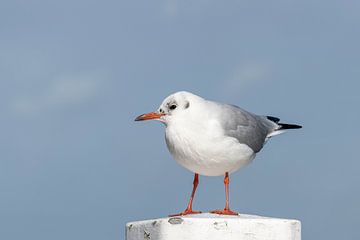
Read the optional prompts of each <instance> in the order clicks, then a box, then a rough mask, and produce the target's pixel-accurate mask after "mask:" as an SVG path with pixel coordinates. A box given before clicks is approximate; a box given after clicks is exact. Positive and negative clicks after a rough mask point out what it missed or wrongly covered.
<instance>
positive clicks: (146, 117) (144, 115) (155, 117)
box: [135, 112, 165, 121]
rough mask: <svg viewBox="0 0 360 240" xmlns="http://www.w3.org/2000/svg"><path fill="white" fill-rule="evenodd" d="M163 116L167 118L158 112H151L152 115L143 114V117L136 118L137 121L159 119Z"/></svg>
mask: <svg viewBox="0 0 360 240" xmlns="http://www.w3.org/2000/svg"><path fill="white" fill-rule="evenodd" d="M162 116H165V114H164V113H157V112H150V113H145V114H142V115H140V116H138V117H137V118H135V121H144V120H152V119H159V118H160V117H162Z"/></svg>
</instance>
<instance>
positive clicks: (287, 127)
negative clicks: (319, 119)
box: [278, 123, 302, 129]
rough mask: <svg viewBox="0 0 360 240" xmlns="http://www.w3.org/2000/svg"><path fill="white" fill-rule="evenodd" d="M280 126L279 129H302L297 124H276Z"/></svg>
mask: <svg viewBox="0 0 360 240" xmlns="http://www.w3.org/2000/svg"><path fill="white" fill-rule="evenodd" d="M278 124H279V126H280V129H299V128H302V126H300V125H297V124H286V123H278Z"/></svg>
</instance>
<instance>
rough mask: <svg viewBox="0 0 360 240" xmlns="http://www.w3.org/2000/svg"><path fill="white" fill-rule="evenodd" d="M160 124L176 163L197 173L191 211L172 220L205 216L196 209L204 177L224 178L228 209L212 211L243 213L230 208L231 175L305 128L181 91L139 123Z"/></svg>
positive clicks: (227, 213) (167, 98)
mask: <svg viewBox="0 0 360 240" xmlns="http://www.w3.org/2000/svg"><path fill="white" fill-rule="evenodd" d="M144 120H157V121H160V122H162V123H163V124H164V125H165V127H166V128H165V140H166V145H167V148H168V149H169V151H170V153H171V155H172V156H173V157H174V158H175V160H176V161H177V162H178V163H179V164H180V165H181V166H183V167H185V168H186V169H188V170H190V171H191V172H193V173H194V174H195V175H194V180H193V190H192V193H191V197H190V200H189V203H188V205H187V208H186V209H185V210H184V211H183V212H181V213H179V214H174V215H170V216H183V215H188V214H197V213H201V212H199V211H194V210H193V209H192V203H193V200H194V197H195V192H196V189H197V186H198V183H199V175H205V176H222V175H223V176H224V186H225V197H226V202H225V208H224V209H221V210H213V211H210V213H215V214H222V215H238V213H237V212H234V211H232V210H231V209H230V207H229V182H230V180H229V173H232V172H235V171H237V170H239V169H240V168H242V167H244V166H246V165H247V164H249V163H250V162H251V161H252V160H253V159H254V158H255V156H256V154H257V153H258V152H259V151H260V150H261V149H262V147H263V146H264V144H265V143H266V142H267V140H268V139H270V138H271V137H273V136H275V135H278V134H280V133H283V132H284V131H286V130H287V129H297V128H301V126H300V125H296V124H286V123H281V122H280V119H279V118H277V117H272V116H260V115H256V114H253V113H251V112H248V111H246V110H244V109H242V108H240V107H237V106H235V105H229V104H224V103H218V102H215V101H210V100H206V99H204V98H202V97H200V96H197V95H195V94H192V93H190V92H186V91H181V92H176V93H174V94H171V95H170V96H168V97H166V98H165V100H164V101H163V102H162V103H161V105H160V107H159V108H158V109H157V111H155V112H150V113H145V114H142V115H140V116H138V117H137V118H136V119H135V121H144Z"/></svg>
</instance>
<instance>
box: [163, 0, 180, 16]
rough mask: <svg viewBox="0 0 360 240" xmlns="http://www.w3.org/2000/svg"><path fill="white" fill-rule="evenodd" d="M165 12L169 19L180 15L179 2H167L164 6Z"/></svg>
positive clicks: (175, 0) (172, 0) (176, 0)
mask: <svg viewBox="0 0 360 240" xmlns="http://www.w3.org/2000/svg"><path fill="white" fill-rule="evenodd" d="M164 12H165V14H166V15H168V16H169V17H175V16H177V14H178V0H166V1H165V4H164Z"/></svg>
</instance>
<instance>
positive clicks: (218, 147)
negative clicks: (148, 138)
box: [165, 121, 255, 176]
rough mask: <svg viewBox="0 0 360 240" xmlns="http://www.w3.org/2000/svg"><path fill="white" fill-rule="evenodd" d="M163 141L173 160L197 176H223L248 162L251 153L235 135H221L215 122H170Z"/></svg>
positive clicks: (251, 155) (252, 154) (250, 158)
mask: <svg viewBox="0 0 360 240" xmlns="http://www.w3.org/2000/svg"><path fill="white" fill-rule="evenodd" d="M165 139H166V144H167V146H168V149H169V151H170V153H171V154H172V156H173V157H174V158H175V160H176V161H177V162H178V163H179V164H180V165H182V166H183V167H185V168H187V169H188V170H190V171H192V172H195V173H199V174H201V175H209V176H216V175H223V174H224V173H225V172H232V171H235V170H237V169H239V168H240V167H241V166H244V165H246V164H247V163H248V162H250V161H251V160H252V159H253V157H254V156H255V155H254V152H253V151H252V150H251V148H249V147H248V146H246V145H244V144H240V143H239V142H238V141H237V140H236V139H235V138H232V137H227V136H225V135H224V134H223V133H222V131H221V128H220V127H219V126H218V125H217V123H216V122H211V121H208V124H207V125H200V124H199V125H196V124H193V125H191V126H189V125H182V126H177V125H175V124H174V125H170V126H168V127H167V128H166V133H165Z"/></svg>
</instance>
